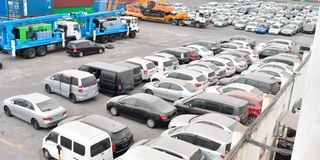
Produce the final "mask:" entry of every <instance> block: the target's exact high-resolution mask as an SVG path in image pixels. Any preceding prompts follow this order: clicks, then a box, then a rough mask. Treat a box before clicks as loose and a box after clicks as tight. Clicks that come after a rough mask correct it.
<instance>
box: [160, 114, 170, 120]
mask: <svg viewBox="0 0 320 160" xmlns="http://www.w3.org/2000/svg"><path fill="white" fill-rule="evenodd" d="M160 119H168V116H167V115H160Z"/></svg>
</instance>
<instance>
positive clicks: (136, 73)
mask: <svg viewBox="0 0 320 160" xmlns="http://www.w3.org/2000/svg"><path fill="white" fill-rule="evenodd" d="M113 64H114V65H117V66H122V67H126V68H128V69H132V71H133V80H134V85H138V84H140V83H141V82H142V73H141V71H140V66H138V65H135V64H131V63H128V62H126V61H120V62H116V63H113Z"/></svg>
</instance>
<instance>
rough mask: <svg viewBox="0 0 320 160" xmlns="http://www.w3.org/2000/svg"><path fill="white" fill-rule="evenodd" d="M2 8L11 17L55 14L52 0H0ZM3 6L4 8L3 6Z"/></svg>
mask: <svg viewBox="0 0 320 160" xmlns="http://www.w3.org/2000/svg"><path fill="white" fill-rule="evenodd" d="M0 6H1V9H0V10H5V9H4V8H6V11H1V13H2V12H3V14H6V15H5V16H7V17H9V18H25V17H36V16H43V15H50V14H53V8H52V7H53V1H52V0H0ZM2 6H3V8H2Z"/></svg>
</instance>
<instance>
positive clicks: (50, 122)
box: [38, 114, 67, 128]
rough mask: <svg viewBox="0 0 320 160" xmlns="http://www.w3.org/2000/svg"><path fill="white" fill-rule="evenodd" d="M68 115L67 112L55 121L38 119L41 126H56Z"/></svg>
mask: <svg viewBox="0 0 320 160" xmlns="http://www.w3.org/2000/svg"><path fill="white" fill-rule="evenodd" d="M66 117H67V115H66V114H65V115H64V116H63V117H61V118H60V119H57V120H55V121H38V122H39V126H40V127H41V128H50V127H54V126H57V125H58V123H59V122H60V121H62V120H64V119H65V118H66Z"/></svg>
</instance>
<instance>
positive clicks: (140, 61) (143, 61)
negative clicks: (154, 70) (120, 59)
mask: <svg viewBox="0 0 320 160" xmlns="http://www.w3.org/2000/svg"><path fill="white" fill-rule="evenodd" d="M125 61H128V62H136V63H143V64H148V63H152V62H151V61H149V60H146V59H143V58H141V57H135V58H129V59H127V60H125Z"/></svg>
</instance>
